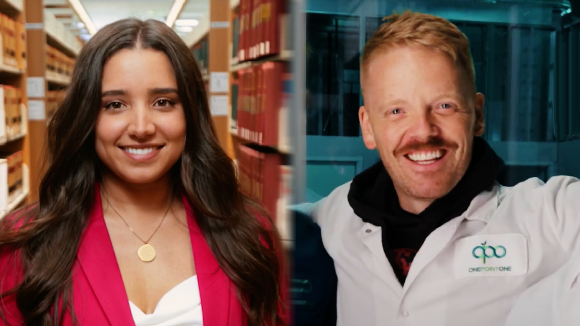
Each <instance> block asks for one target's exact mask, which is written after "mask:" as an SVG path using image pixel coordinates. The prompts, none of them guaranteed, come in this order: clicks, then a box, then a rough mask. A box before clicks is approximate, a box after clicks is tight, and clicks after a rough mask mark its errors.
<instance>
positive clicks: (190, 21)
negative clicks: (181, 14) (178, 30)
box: [175, 19, 199, 26]
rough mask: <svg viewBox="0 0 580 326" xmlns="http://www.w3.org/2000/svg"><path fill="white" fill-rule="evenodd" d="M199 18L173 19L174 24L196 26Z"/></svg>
mask: <svg viewBox="0 0 580 326" xmlns="http://www.w3.org/2000/svg"><path fill="white" fill-rule="evenodd" d="M197 25H199V20H197V19H178V20H176V21H175V26H197Z"/></svg>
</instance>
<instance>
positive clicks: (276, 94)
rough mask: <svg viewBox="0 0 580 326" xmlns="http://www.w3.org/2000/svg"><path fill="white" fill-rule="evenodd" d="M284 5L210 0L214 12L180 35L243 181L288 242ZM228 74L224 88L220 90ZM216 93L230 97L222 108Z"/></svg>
mask: <svg viewBox="0 0 580 326" xmlns="http://www.w3.org/2000/svg"><path fill="white" fill-rule="evenodd" d="M287 5H288V1H287V0H260V1H256V0H230V5H229V8H226V6H223V1H218V0H210V13H211V15H210V14H209V13H208V15H206V16H205V17H203V18H201V19H200V20H199V24H198V25H197V26H196V27H195V29H194V30H193V31H192V32H191V33H189V34H187V35H185V36H184V37H183V39H184V41H185V43H186V44H187V45H188V46H189V47H190V49H191V50H192V52H193V53H194V55H195V57H196V59H197V61H198V64H199V65H200V69H201V71H202V74H203V77H204V81H205V82H206V87H207V88H208V90H209V92H208V94H209V97H210V101H209V102H210V103H211V106H212V108H211V110H212V115H214V116H213V117H214V123H215V125H216V131H217V133H218V137H219V138H220V143H221V144H222V146H223V147H224V148H225V149H226V151H227V153H228V154H229V155H230V156H231V157H232V158H233V159H234V161H235V162H236V166H237V169H238V177H239V180H240V187H241V188H242V191H243V192H244V193H245V194H246V195H247V196H249V197H251V198H252V199H254V200H255V201H256V202H258V203H259V204H261V205H262V207H263V208H264V209H265V210H266V211H267V212H268V214H269V215H270V216H271V217H272V218H273V219H274V221H275V222H276V225H277V226H278V230H279V232H280V234H281V235H282V239H283V240H285V243H286V244H288V243H289V242H291V238H292V237H291V232H290V227H289V220H288V218H287V216H288V214H287V212H286V207H287V206H288V205H289V204H290V199H289V196H290V194H291V191H290V190H289V189H291V188H290V186H291V177H292V169H291V168H290V167H289V166H288V161H289V156H290V154H291V152H292V149H291V147H290V145H289V144H290V143H289V139H288V137H287V136H286V134H287V132H286V131H287V129H286V120H287V119H286V116H287V112H288V100H289V96H290V87H289V84H290V83H289V81H290V78H291V74H290V72H289V71H290V70H289V63H290V61H291V60H292V51H291V49H290V47H289V43H288V42H287V40H288V37H287V36H286V33H287V32H288V28H287V24H288V23H289V14H288V13H287V8H286V7H287ZM224 77H225V78H226V83H227V88H225V89H222V88H220V89H219V90H216V88H215V87H214V86H215V85H216V84H220V83H222V82H223V78H224ZM212 78H215V79H216V80H212ZM218 78H220V80H217V79H218ZM215 97H221V99H222V100H223V99H224V97H225V98H227V100H228V101H227V106H226V107H225V109H224V107H223V106H220V107H219V108H218V107H217V105H216V107H213V105H214V104H213V103H214V100H215ZM216 103H217V101H216ZM219 103H220V104H221V105H223V102H219Z"/></svg>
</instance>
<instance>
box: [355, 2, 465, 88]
mask: <svg viewBox="0 0 580 326" xmlns="http://www.w3.org/2000/svg"><path fill="white" fill-rule="evenodd" d="M383 22H384V23H383V24H382V25H381V27H379V29H378V30H377V31H376V32H375V33H374V34H373V36H372V37H371V39H370V40H369V41H368V42H367V44H366V45H365V47H364V50H363V53H362V58H361V66H360V68H361V69H360V70H361V77H362V76H363V75H364V73H365V72H366V68H367V66H368V63H369V62H370V60H371V59H372V57H373V56H374V55H375V54H377V53H384V52H385V51H388V49H389V48H393V47H396V46H401V45H403V46H404V45H406V46H424V47H426V48H429V49H433V50H436V51H440V52H442V53H445V54H447V55H448V56H449V57H450V58H451V59H452V60H453V62H454V63H455V65H456V66H457V67H458V68H459V70H460V71H461V72H463V74H464V75H463V77H464V78H467V81H468V82H469V85H470V86H472V87H471V90H472V91H473V92H475V89H476V87H475V69H474V67H473V60H472V58H471V52H470V51H469V41H468V40H467V37H466V36H465V34H463V33H462V32H461V31H460V30H459V29H458V28H457V26H455V25H454V24H452V23H451V22H449V21H448V20H446V19H444V18H441V17H437V16H433V15H429V14H422V13H418V12H411V11H410V10H407V11H405V12H404V13H403V14H397V13H394V14H393V15H390V16H387V17H385V18H383ZM361 79H362V78H361Z"/></svg>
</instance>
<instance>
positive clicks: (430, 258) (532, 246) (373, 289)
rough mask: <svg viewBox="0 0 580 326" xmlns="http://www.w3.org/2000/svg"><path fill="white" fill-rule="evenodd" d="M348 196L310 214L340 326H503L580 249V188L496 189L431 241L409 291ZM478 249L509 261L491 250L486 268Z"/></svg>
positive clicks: (342, 193) (563, 183) (532, 183)
mask: <svg viewBox="0 0 580 326" xmlns="http://www.w3.org/2000/svg"><path fill="white" fill-rule="evenodd" d="M349 188H350V183H347V184H345V185H343V186H341V187H339V188H337V189H336V190H335V191H333V192H332V193H331V194H330V195H329V196H328V197H327V198H325V199H323V200H322V201H321V202H320V203H319V204H317V205H316V206H315V208H314V209H313V211H312V216H313V218H314V220H315V221H316V222H317V223H318V224H319V225H320V227H321V229H322V239H323V242H324V246H325V248H326V250H327V251H328V253H329V254H330V256H331V257H332V258H333V259H334V264H335V267H336V272H337V276H338V299H337V301H338V302H337V305H338V307H337V308H338V325H339V326H373V325H376V326H379V325H389V326H398V325H415V326H426V325H428V326H438V325H441V326H443V325H445V326H454V325H457V326H466V325H469V326H479V325H481V326H489V325H495V326H499V325H505V322H506V318H507V316H508V313H509V312H510V310H511V309H512V306H513V305H514V302H515V301H516V299H517V298H518V297H519V296H520V295H521V294H522V292H524V290H526V289H527V288H529V287H530V286H531V285H532V284H534V283H536V282H538V281H540V280H541V279H543V278H545V277H546V276H548V275H550V274H552V273H554V272H555V271H556V270H557V269H558V268H560V267H561V266H562V265H564V264H565V263H566V261H567V260H568V259H569V257H570V256H571V255H572V253H573V252H574V251H577V249H576V248H578V247H579V246H578V244H579V241H580V237H579V236H578V233H579V231H580V180H578V179H576V178H572V177H554V178H552V179H550V180H549V181H548V182H547V183H546V184H544V183H543V182H542V181H541V180H539V179H536V178H534V179H530V180H527V181H526V182H522V183H520V184H519V185H517V186H515V187H512V188H508V187H502V186H499V185H496V186H495V187H494V188H493V189H492V191H488V192H483V193H481V194H479V195H478V196H477V197H476V198H474V199H473V201H472V202H471V204H470V206H469V208H468V209H467V210H466V211H465V212H464V213H463V214H462V215H461V216H459V217H456V218H454V219H452V220H451V221H449V222H447V223H445V224H444V225H443V226H441V227H439V228H438V229H437V230H435V231H434V232H433V233H431V234H430V235H429V237H428V238H427V239H426V240H425V242H424V244H423V246H422V247H421V249H420V250H419V252H418V253H417V255H416V256H415V259H414V261H413V264H412V266H411V269H410V271H409V274H408V276H407V279H406V281H405V286H404V287H402V286H401V285H400V284H399V282H398V280H397V278H396V276H395V274H394V272H393V269H392V267H391V265H390V264H389V261H388V260H387V258H386V256H385V254H384V252H383V248H382V241H381V230H380V227H377V226H374V225H372V224H369V223H364V222H363V221H362V220H361V218H360V217H358V216H356V214H355V213H354V212H353V210H352V208H351V207H350V205H349V204H348V200H347V194H348V191H349ZM480 244H481V246H482V247H483V246H484V245H491V246H493V247H495V253H496V255H497V256H498V257H502V258H498V257H494V255H493V254H494V253H493V252H492V249H489V248H488V249H486V250H487V256H489V257H492V258H488V259H487V260H486V262H485V263H484V262H483V259H480V258H482V249H483V248H477V247H479V246H480ZM502 246H503V249H504V250H505V252H507V254H505V252H504V250H502V249H501V248H500V247H502ZM476 248H477V249H476ZM475 257H477V258H475ZM508 267H509V268H508ZM486 268H490V269H486ZM502 269H503V270H502ZM482 270H485V271H482ZM578 304H580V302H579V303H578ZM514 326H515V325H514ZM518 326H519V325H518Z"/></svg>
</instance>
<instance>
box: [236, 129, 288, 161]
mask: <svg viewBox="0 0 580 326" xmlns="http://www.w3.org/2000/svg"><path fill="white" fill-rule="evenodd" d="M230 134H231V135H232V137H236V138H237V139H239V140H240V142H242V143H244V144H248V145H254V146H256V147H257V148H263V149H267V150H270V151H276V152H278V153H280V154H284V155H291V154H292V148H291V147H290V146H285V145H278V146H267V145H260V144H258V143H256V142H253V141H251V140H248V139H246V138H244V137H242V136H240V135H238V129H237V128H230Z"/></svg>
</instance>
